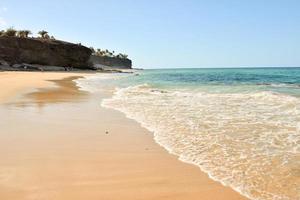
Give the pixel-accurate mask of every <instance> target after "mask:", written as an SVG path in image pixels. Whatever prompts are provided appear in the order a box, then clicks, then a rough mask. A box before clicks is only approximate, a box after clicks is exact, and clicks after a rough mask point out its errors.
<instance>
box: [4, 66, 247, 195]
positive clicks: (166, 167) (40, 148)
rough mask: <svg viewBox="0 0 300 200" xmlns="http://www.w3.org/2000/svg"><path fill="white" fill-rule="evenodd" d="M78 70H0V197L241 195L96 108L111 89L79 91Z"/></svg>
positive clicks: (113, 114)
mask: <svg viewBox="0 0 300 200" xmlns="http://www.w3.org/2000/svg"><path fill="white" fill-rule="evenodd" d="M78 76H82V74H76V73H28V72H27V73H22V72H10V73H0V91H1V92H0V101H1V102H2V104H0V127H1V129H0V157H1V159H0V199H1V200H6V199H7V200H21V199H22V200H27V199H28V200H34V199H35V200H71V199H72V200H86V199H88V200H94V199H95V200H135V199H136V200H146V199H149V200H150V199H151V200H154V199H155V200H163V199H168V200H237V199H245V198H244V197H242V196H241V195H239V194H238V193H237V192H235V191H233V190H232V189H230V188H228V187H224V186H222V185H221V184H219V183H217V182H214V181H213V180H211V179H209V178H208V176H207V175H206V174H205V173H203V172H201V171H200V169H199V168H198V167H196V166H193V165H189V164H186V163H182V162H180V161H178V159H177V157H175V156H172V155H170V154H168V153H167V152H166V151H165V150H164V149H163V148H162V147H160V146H159V145H157V144H156V143H155V142H154V140H153V136H152V133H150V132H148V131H147V130H146V129H144V128H142V127H141V126H140V125H139V124H138V123H136V122H135V121H133V120H130V119H127V118H126V117H125V116H124V115H123V114H122V113H119V112H117V111H114V110H110V109H105V108H102V107H100V102H101V98H104V97H107V96H108V95H111V94H109V93H103V94H98V95H92V94H88V93H85V92H80V91H78V90H77V87H76V86H75V84H74V82H72V81H71V80H73V79H74V78H76V77H78ZM47 80H56V81H54V82H55V83H56V84H54V83H53V81H47ZM36 88H38V89H36ZM25 94H26V95H25Z"/></svg>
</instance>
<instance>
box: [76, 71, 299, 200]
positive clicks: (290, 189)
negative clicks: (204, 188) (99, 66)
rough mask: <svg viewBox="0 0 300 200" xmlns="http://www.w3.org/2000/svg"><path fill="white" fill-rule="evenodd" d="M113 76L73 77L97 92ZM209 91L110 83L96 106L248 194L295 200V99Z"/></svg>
mask: <svg viewBox="0 0 300 200" xmlns="http://www.w3.org/2000/svg"><path fill="white" fill-rule="evenodd" d="M111 78H113V79H119V78H120V75H108V76H100V77H99V76H95V77H90V78H88V79H81V80H78V81H77V84H78V85H79V86H80V87H81V88H82V89H83V90H88V91H90V92H97V91H101V90H102V89H103V88H104V87H103V84H111V82H109V83H107V80H108V79H111ZM226 87H228V86H226ZM243 87H244V86H243ZM101 88H102V89H101ZM208 91H209V90H206V91H195V90H189V89H184V90H179V89H178V88H176V89H174V88H173V89H170V88H168V89H163V90H162V89H161V88H157V87H152V86H150V85H148V84H142V85H137V86H130V87H125V88H118V89H116V90H115V93H114V95H113V96H112V97H111V98H110V99H104V100H103V101H102V106H104V107H107V108H112V109H116V110H119V111H121V112H123V113H125V114H126V116H127V117H128V118H131V119H134V120H136V121H137V122H139V123H140V124H141V125H142V126H143V127H145V128H147V129H148V130H150V131H151V132H153V134H154V139H155V141H156V142H157V143H158V144H160V145H161V146H163V147H164V148H166V149H167V150H168V151H169V152H170V153H172V154H175V155H177V156H178V157H179V159H180V160H181V161H184V162H187V163H191V164H195V165H197V166H199V167H200V168H201V169H202V170H203V171H204V172H206V173H207V174H208V175H209V176H210V177H211V178H212V179H214V180H216V181H219V182H221V183H222V184H224V185H226V186H230V187H232V188H233V189H235V190H236V191H238V192H240V193H241V194H243V195H245V196H247V197H248V198H250V199H257V200H263V199H264V200H271V199H272V200H274V199H275V200H295V199H300V170H299V169H300V99H299V98H298V97H294V96H290V95H287V94H282V93H276V92H272V91H259V90H249V91H243V92H239V91H240V90H233V91H234V92H232V93H230V92H228V90H227V89H226V90H224V91H226V92H216V93H210V92H208Z"/></svg>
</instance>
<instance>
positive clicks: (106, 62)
mask: <svg viewBox="0 0 300 200" xmlns="http://www.w3.org/2000/svg"><path fill="white" fill-rule="evenodd" d="M90 62H91V63H93V65H94V67H96V68H97V66H98V65H99V66H100V67H101V66H108V67H113V68H118V69H131V67H132V62H131V60H129V59H127V58H116V57H108V56H94V55H92V56H91V57H90Z"/></svg>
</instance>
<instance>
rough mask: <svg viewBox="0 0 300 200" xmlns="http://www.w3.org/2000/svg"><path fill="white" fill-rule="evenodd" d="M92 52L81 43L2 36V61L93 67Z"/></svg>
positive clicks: (80, 67) (0, 38) (82, 67)
mask: <svg viewBox="0 0 300 200" xmlns="http://www.w3.org/2000/svg"><path fill="white" fill-rule="evenodd" d="M91 54H92V52H91V50H90V49H89V48H87V47H85V46H82V45H80V44H73V43H68V42H64V41H60V40H47V39H41V38H20V37H8V36H1V37H0V61H1V60H2V61H5V62H6V63H8V64H9V65H11V66H12V65H14V64H21V63H26V64H38V65H47V66H60V67H72V68H78V69H92V68H93V67H92V65H91V64H90V62H89V59H90V56H91Z"/></svg>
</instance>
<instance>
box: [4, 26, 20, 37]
mask: <svg viewBox="0 0 300 200" xmlns="http://www.w3.org/2000/svg"><path fill="white" fill-rule="evenodd" d="M16 34H17V31H16V30H15V29H14V28H13V27H10V28H8V29H6V31H5V32H4V33H3V35H5V36H9V37H16Z"/></svg>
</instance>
